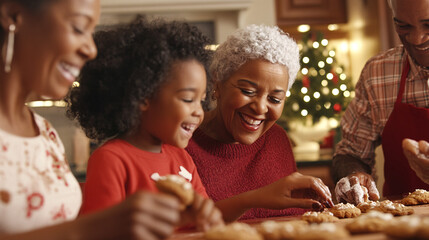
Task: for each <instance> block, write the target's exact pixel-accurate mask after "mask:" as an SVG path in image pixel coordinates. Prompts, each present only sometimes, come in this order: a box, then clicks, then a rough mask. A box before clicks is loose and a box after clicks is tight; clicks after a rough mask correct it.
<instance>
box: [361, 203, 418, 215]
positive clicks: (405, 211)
mask: <svg viewBox="0 0 429 240" xmlns="http://www.w3.org/2000/svg"><path fill="white" fill-rule="evenodd" d="M357 207H358V208H359V209H360V210H361V212H363V213H365V212H368V211H371V210H375V211H380V212H384V213H391V214H393V215H394V216H403V215H410V214H413V213H414V209H412V208H411V207H407V206H405V205H404V204H401V203H394V202H392V201H390V200H384V201H381V202H378V201H369V202H364V203H360V204H359V205H357Z"/></svg>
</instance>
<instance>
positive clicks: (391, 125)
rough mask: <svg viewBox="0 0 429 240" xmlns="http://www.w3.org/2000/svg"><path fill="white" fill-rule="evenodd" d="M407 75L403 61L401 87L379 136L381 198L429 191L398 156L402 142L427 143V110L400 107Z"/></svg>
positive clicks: (405, 106)
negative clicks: (381, 160)
mask: <svg viewBox="0 0 429 240" xmlns="http://www.w3.org/2000/svg"><path fill="white" fill-rule="evenodd" d="M409 71H410V63H409V61H408V58H407V60H406V63H405V64H404V68H403V69H402V76H401V86H400V88H399V92H398V96H397V97H396V102H395V106H394V108H393V111H392V113H391V114H390V117H389V119H388V120H387V123H386V126H385V127H384V130H383V133H382V135H381V140H382V141H381V142H382V146H383V153H384V178H385V182H384V186H383V195H384V196H399V195H403V194H407V193H409V192H413V191H414V190H415V189H418V188H420V189H426V190H429V185H428V184H425V183H424V182H422V181H421V180H420V178H418V177H417V175H416V173H415V172H414V171H413V170H412V169H411V168H410V166H409V164H408V160H407V158H405V156H404V154H403V152H402V140H403V139H404V138H411V139H414V140H416V141H418V140H426V141H429V109H427V108H419V107H415V106H413V105H410V104H407V103H402V96H403V94H404V89H405V82H406V80H407V75H408V72H409Z"/></svg>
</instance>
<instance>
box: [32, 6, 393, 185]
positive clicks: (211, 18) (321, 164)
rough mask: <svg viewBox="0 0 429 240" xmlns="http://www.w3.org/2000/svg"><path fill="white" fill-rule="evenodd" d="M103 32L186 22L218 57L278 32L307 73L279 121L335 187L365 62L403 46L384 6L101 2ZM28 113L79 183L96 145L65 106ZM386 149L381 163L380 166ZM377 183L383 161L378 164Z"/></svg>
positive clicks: (307, 169)
mask: <svg viewBox="0 0 429 240" xmlns="http://www.w3.org/2000/svg"><path fill="white" fill-rule="evenodd" d="M101 9H102V10H101V13H102V14H101V20H100V23H99V26H98V27H97V30H102V29H106V28H112V27H115V26H117V25H120V24H123V23H126V22H128V21H130V20H131V19H133V18H134V17H135V15H137V14H144V15H147V16H151V17H163V18H167V19H178V20H185V21H187V22H189V23H191V24H193V25H195V26H197V27H198V28H199V29H200V30H201V31H202V32H204V33H205V34H206V35H207V36H208V37H210V38H211V39H212V45H211V46H210V47H211V48H212V49H215V48H216V46H217V45H218V44H219V43H221V42H223V41H224V40H225V39H226V37H227V36H228V35H229V34H231V33H232V32H233V31H234V30H236V29H237V28H241V27H244V26H247V25H249V24H266V25H277V26H279V27H280V28H281V29H282V30H284V31H285V32H287V33H288V34H290V35H291V36H292V37H293V38H294V39H295V40H296V41H297V42H298V43H299V46H300V50H301V66H302V68H301V71H300V73H299V74H298V77H297V80H296V83H295V84H294V86H293V87H292V89H291V90H290V91H289V92H288V100H287V101H286V104H285V109H284V112H283V116H282V117H281V119H280V120H279V121H278V123H279V124H280V125H282V126H283V127H284V128H285V129H286V131H287V132H288V134H289V136H290V138H291V139H292V142H293V145H294V153H295V157H296V160H297V166H298V170H299V171H300V172H302V173H304V174H310V175H314V176H317V177H320V178H322V179H323V180H324V181H325V183H327V184H328V185H329V186H331V187H332V186H333V183H332V180H331V178H330V165H331V158H332V153H333V149H334V147H335V143H336V142H338V140H339V139H340V138H341V132H340V131H339V128H338V126H339V120H340V118H341V115H342V113H343V112H344V110H345V109H346V108H347V104H348V103H349V102H350V100H351V99H352V98H353V96H354V86H355V84H356V82H357V80H358V79H359V75H360V71H361V70H362V68H363V66H364V64H365V62H366V61H367V60H368V59H369V58H370V57H372V56H374V55H376V54H377V53H379V52H380V51H383V50H386V49H388V48H391V47H393V46H395V45H398V44H399V40H398V39H397V37H396V34H395V32H394V29H393V22H392V16H391V11H390V9H389V7H388V5H387V1H386V0H101ZM29 105H30V106H31V107H32V108H33V109H34V111H36V112H37V113H39V114H41V115H42V116H44V117H45V118H47V119H48V120H49V121H51V123H52V124H53V125H54V126H55V128H56V129H57V130H58V132H59V135H60V137H61V139H62V140H63V142H64V145H65V149H66V154H67V158H68V160H69V163H70V165H71V167H72V170H73V172H74V173H75V174H76V176H77V177H78V179H79V180H80V181H84V179H85V171H86V163H87V159H88V157H89V154H90V153H91V151H92V150H93V149H94V148H95V147H96V144H94V143H91V142H90V141H89V140H88V139H87V138H86V137H85V135H84V133H83V132H82V131H81V130H80V129H79V127H78V125H77V124H76V123H74V122H72V121H70V120H68V119H67V118H66V116H65V108H64V103H63V102H62V101H35V102H30V103H29ZM381 154H382V152H381V151H380V149H378V151H377V158H382V155H381ZM376 162H377V164H378V165H377V172H378V175H379V182H382V179H383V176H382V161H380V160H377V161H376Z"/></svg>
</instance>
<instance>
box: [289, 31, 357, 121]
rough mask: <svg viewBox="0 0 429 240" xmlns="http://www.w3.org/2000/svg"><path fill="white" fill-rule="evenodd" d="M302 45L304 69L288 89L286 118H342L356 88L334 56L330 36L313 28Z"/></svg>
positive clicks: (302, 67)
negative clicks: (326, 36) (327, 36)
mask: <svg viewBox="0 0 429 240" xmlns="http://www.w3.org/2000/svg"><path fill="white" fill-rule="evenodd" d="M299 47H300V52H301V71H300V72H299V73H298V76H297V80H296V81H295V83H294V85H293V86H292V88H291V89H290V90H289V91H288V93H287V97H288V100H287V101H286V104H285V109H284V111H283V115H284V117H285V118H286V121H289V120H293V119H302V120H305V119H307V118H308V117H309V116H311V118H312V121H313V123H316V122H318V121H319V119H320V118H321V117H322V116H325V117H327V118H332V117H334V118H337V119H339V118H340V115H341V113H342V112H343V111H344V110H345V109H346V107H347V105H348V103H349V102H350V101H351V99H352V98H353V96H354V88H353V85H352V82H351V79H350V78H349V77H348V76H347V74H346V72H345V70H344V67H343V66H342V65H341V64H339V63H338V62H337V60H336V58H335V56H336V52H335V49H331V48H329V40H328V39H325V38H323V36H322V34H321V33H314V32H311V31H310V32H307V33H304V35H303V38H302V40H301V41H300V42H299ZM289 94H290V95H289Z"/></svg>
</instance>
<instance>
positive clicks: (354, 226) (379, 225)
mask: <svg viewBox="0 0 429 240" xmlns="http://www.w3.org/2000/svg"><path fill="white" fill-rule="evenodd" d="M392 219H393V215H392V214H390V213H382V212H379V211H369V212H368V213H365V214H362V215H360V216H359V217H357V218H355V219H354V220H353V221H352V222H350V223H348V224H346V226H345V227H346V229H347V230H349V232H350V233H375V232H381V231H383V230H384V228H385V227H386V226H387V225H388V223H389V221H390V220H392Z"/></svg>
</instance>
